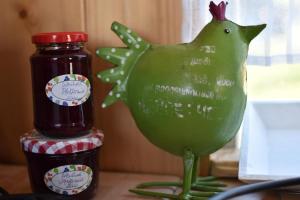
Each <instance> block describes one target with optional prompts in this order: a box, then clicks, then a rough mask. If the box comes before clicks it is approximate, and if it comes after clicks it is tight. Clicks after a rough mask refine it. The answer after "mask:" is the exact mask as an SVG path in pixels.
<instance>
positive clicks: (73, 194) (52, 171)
mask: <svg viewBox="0 0 300 200" xmlns="http://www.w3.org/2000/svg"><path fill="white" fill-rule="evenodd" d="M102 141H103V134H102V133H101V132H99V131H98V130H93V131H92V132H91V133H90V134H88V135H86V136H83V137H79V138H74V139H73V138H72V139H67V140H66V139H52V138H47V137H46V136H43V135H41V134H40V133H38V132H37V131H33V132H32V133H30V134H25V135H24V136H23V137H22V138H21V143H22V148H23V151H24V153H25V155H26V158H27V163H28V173H29V178H30V183H31V188H32V190H33V192H35V193H53V194H57V195H64V196H67V197H68V198H67V199H71V200H73V199H74V200H89V199H91V198H92V197H93V196H94V195H95V192H96V188H97V183H98V174H99V167H98V159H99V149H100V146H101V145H102Z"/></svg>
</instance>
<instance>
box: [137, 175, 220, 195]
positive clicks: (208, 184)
mask: <svg viewBox="0 0 300 200" xmlns="http://www.w3.org/2000/svg"><path fill="white" fill-rule="evenodd" d="M182 185H183V183H182V182H146V183H141V184H139V185H137V186H136V188H138V189H145V188H150V187H156V188H158V187H159V188H165V187H178V188H181V187H182ZM225 186H226V185H225V184H223V183H221V182H218V181H217V178H216V177H213V176H208V177H198V178H197V179H196V181H195V182H194V183H192V190H195V191H207V192H222V191H223V190H222V189H221V188H222V187H225Z"/></svg>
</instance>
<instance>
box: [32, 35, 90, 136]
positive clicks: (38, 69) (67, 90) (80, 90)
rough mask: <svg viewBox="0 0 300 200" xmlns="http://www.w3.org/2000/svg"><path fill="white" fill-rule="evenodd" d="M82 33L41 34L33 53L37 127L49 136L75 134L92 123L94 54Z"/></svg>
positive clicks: (85, 129) (34, 105)
mask: <svg viewBox="0 0 300 200" xmlns="http://www.w3.org/2000/svg"><path fill="white" fill-rule="evenodd" d="M86 41H87V34H86V33H83V32H56V33H55V32H54V33H39V34H36V35H34V36H33V37H32V42H33V43H34V44H36V52H35V53H34V54H33V55H32V56H31V58H30V62H31V72H32V88H33V108H34V125H35V128H36V129H37V130H38V131H39V132H41V133H42V134H44V135H47V136H49V137H61V138H63V137H76V136H80V135H84V134H86V133H88V131H89V130H90V129H91V128H92V126H93V103H92V70H91V55H90V54H89V53H88V52H87V51H86V50H85V48H84V43H85V42H86Z"/></svg>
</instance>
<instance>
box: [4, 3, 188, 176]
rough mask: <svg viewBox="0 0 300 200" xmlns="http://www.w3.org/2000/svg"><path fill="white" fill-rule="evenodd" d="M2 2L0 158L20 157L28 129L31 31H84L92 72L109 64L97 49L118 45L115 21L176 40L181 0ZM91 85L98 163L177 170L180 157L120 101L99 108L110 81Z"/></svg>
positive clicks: (148, 35)
mask: <svg viewBox="0 0 300 200" xmlns="http://www.w3.org/2000/svg"><path fill="white" fill-rule="evenodd" d="M1 6H2V11H1V13H0V23H1V25H2V29H1V31H0V41H1V43H0V44H1V45H0V59H1V64H0V65H1V73H0V85H1V98H0V110H1V116H0V137H1V139H0V162H8V163H22V162H24V156H23V155H22V152H21V150H20V145H19V136H20V135H21V134H23V133H24V132H25V131H28V130H30V129H31V128H32V127H33V125H32V98H31V76H30V65H29V56H30V55H31V54H32V53H33V51H34V46H33V45H32V44H31V35H32V34H34V33H37V32H48V31H79V30H85V31H87V32H88V33H89V36H90V39H89V43H88V49H89V50H90V51H91V53H92V54H93V56H94V59H93V70H94V74H96V72H98V71H100V70H103V69H105V68H107V67H109V64H108V63H105V62H103V61H101V60H100V58H96V57H95V54H94V52H95V50H96V48H97V47H104V46H120V45H123V44H122V43H121V42H120V40H119V39H118V38H117V36H115V35H114V34H113V33H112V32H111V31H110V24H111V23H112V22H113V21H114V20H117V21H119V22H121V23H124V24H126V25H128V26H129V27H131V28H132V29H133V30H135V31H137V32H138V33H139V34H140V35H141V36H142V37H144V38H145V39H147V40H149V41H151V42H153V43H159V44H167V43H176V42H179V41H180V38H181V36H180V34H181V0H151V1H149V0H72V1H70V0H51V1H43V0H4V1H1ZM94 83H95V92H94V102H95V118H96V123H95V125H96V127H98V128H102V129H103V130H104V131H105V145H104V147H103V149H102V153H101V165H102V168H103V169H106V170H118V171H132V172H152V173H169V174H179V173H181V169H182V163H181V160H180V159H179V158H177V157H174V156H172V155H170V154H168V153H165V152H163V151H162V150H160V149H158V148H156V147H155V146H153V145H152V144H150V143H149V142H148V141H147V140H146V139H145V138H144V137H143V135H142V134H141V133H140V132H139V131H138V129H137V127H136V125H135V123H134V121H133V119H132V117H131V114H130V113H129V111H128V109H127V108H126V107H125V106H124V105H123V103H121V102H120V103H117V104H116V105H114V106H112V107H111V108H108V109H102V108H100V105H101V101H102V100H103V98H104V96H105V94H106V93H107V92H108V90H109V88H110V86H109V85H108V84H102V83H101V82H100V81H99V80H96V78H95V80H94Z"/></svg>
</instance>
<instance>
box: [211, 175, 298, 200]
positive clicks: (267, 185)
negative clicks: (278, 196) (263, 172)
mask: <svg viewBox="0 0 300 200" xmlns="http://www.w3.org/2000/svg"><path fill="white" fill-rule="evenodd" d="M292 185H300V177H298V178H290V179H283V180H278V181H266V182H262V183H254V184H249V185H243V186H240V187H236V188H233V189H230V190H228V191H226V192H222V193H220V194H218V195H216V196H214V197H212V198H210V199H209V200H225V199H229V198H233V197H236V196H240V195H244V194H248V193H252V192H258V191H262V190H270V189H274V188H279V187H286V186H292Z"/></svg>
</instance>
